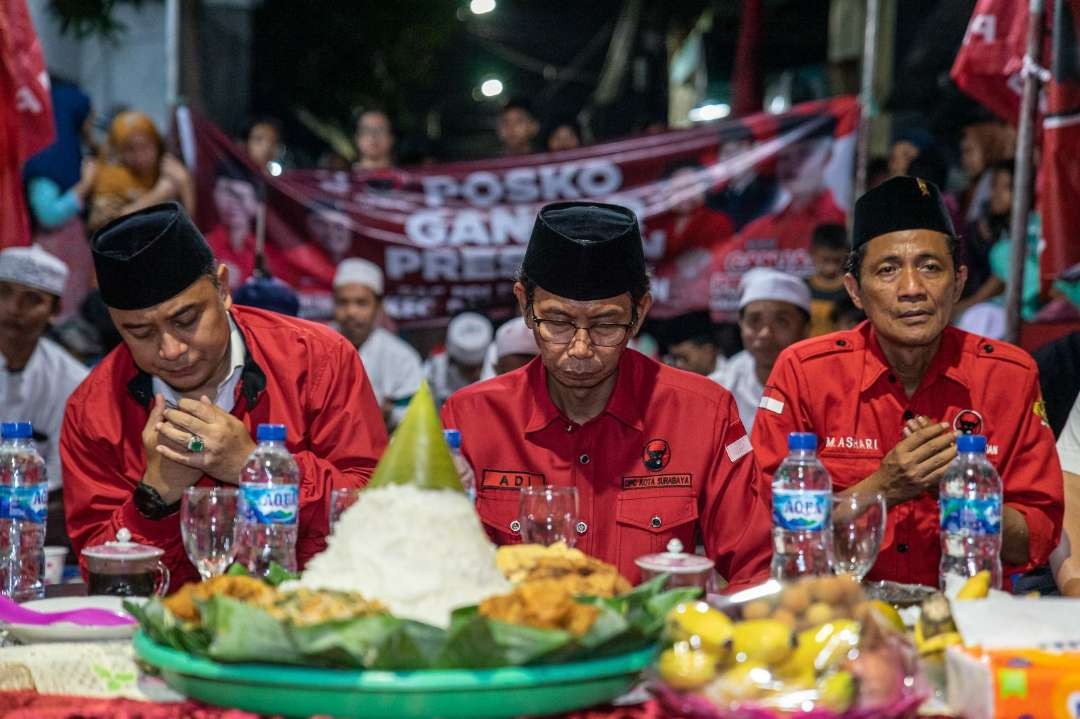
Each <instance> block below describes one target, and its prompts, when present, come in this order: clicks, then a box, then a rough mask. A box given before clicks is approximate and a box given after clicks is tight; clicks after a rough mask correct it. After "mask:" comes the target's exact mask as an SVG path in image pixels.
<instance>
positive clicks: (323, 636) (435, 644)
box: [288, 614, 446, 670]
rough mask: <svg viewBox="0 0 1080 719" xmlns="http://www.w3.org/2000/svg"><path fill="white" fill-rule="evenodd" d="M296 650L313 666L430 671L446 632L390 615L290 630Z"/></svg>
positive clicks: (376, 615) (324, 623) (325, 623)
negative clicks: (314, 664) (310, 661)
mask: <svg viewBox="0 0 1080 719" xmlns="http://www.w3.org/2000/svg"><path fill="white" fill-rule="evenodd" d="M288 633H289V636H290V638H291V639H292V642H293V646H294V647H295V648H296V650H297V651H298V652H299V653H300V654H302V655H303V656H305V657H307V658H308V659H310V660H312V662H313V663H318V664H326V665H329V666H338V667H353V668H364V669H399V670H406V669H428V668H430V667H431V666H432V665H433V664H434V662H435V659H436V657H437V656H438V654H439V653H440V652H441V651H442V648H443V645H444V644H445V642H446V632H444V631H443V630H441V629H438V628H436V627H431V626H428V625H426V624H420V623H419V622H413V621H410V620H406V619H399V618H397V617H393V616H390V615H389V614H374V615H370V616H366V617H357V618H355V619H348V620H342V621H333V622H322V623H320V624H311V625H307V626H302V627H297V626H292V627H289V628H288Z"/></svg>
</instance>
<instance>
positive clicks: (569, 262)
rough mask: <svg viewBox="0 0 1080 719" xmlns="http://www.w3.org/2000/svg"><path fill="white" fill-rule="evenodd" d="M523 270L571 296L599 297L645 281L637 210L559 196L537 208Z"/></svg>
mask: <svg viewBox="0 0 1080 719" xmlns="http://www.w3.org/2000/svg"><path fill="white" fill-rule="evenodd" d="M521 269H522V272H523V273H524V274H525V276H526V277H528V278H529V279H530V280H532V281H533V282H535V283H536V284H537V285H538V286H539V287H542V288H543V289H545V290H547V291H548V292H551V293H552V294H556V295H558V296H559V297H565V298H567V299H571V300H599V299H603V298H605V297H615V296H617V295H621V294H623V293H624V292H630V291H631V290H632V289H633V288H635V287H640V286H642V285H646V284H647V282H648V273H647V271H646V269H645V252H644V249H643V248H642V245H641V228H640V226H639V225H638V220H637V216H636V215H634V213H633V212H632V211H630V210H629V209H627V208H625V207H622V206H620V205H603V204H599V203H595V202H559V203H555V204H552V205H547V206H546V207H543V208H541V210H540V212H539V214H538V215H537V217H536V223H535V224H534V225H533V231H532V236H531V237H530V238H529V246H528V247H527V248H526V250H525V260H524V261H523V262H522V265H521Z"/></svg>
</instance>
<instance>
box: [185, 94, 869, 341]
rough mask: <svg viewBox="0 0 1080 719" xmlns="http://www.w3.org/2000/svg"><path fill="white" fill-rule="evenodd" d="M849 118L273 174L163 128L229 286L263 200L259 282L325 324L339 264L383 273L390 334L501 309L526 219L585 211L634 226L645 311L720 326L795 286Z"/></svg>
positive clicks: (192, 121) (832, 199)
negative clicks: (614, 213) (784, 277)
mask: <svg viewBox="0 0 1080 719" xmlns="http://www.w3.org/2000/svg"><path fill="white" fill-rule="evenodd" d="M858 117H859V108H858V105H857V103H856V101H855V100H854V99H853V98H850V97H845V98H836V99H832V100H823V101H817V102H812V103H807V104H803V105H798V106H796V107H794V108H792V110H791V111H790V112H787V113H785V114H779V115H772V114H760V115H753V116H750V117H746V118H741V119H739V120H731V121H725V122H720V123H715V124H711V125H708V126H702V127H696V128H692V129H688V130H679V131H672V132H667V133H662V134H657V135H648V136H644V137H636V138H632V139H628V140H621V141H616V142H608V143H603V144H598V145H593V146H590V147H584V148H579V149H576V150H568V151H564V152H558V153H548V154H537V155H529V156H525V157H513V158H510V157H506V158H498V159H492V160H485V161H476V162H462V163H453V164H442V165H428V166H423V167H415V168H403V169H395V170H390V171H385V172H375V173H371V172H346V171H323V170H294V171H288V172H285V173H284V174H282V175H280V176H278V177H269V176H267V175H265V174H263V173H262V172H260V171H258V170H256V168H254V167H253V166H252V165H251V164H250V163H249V161H248V160H247V159H246V158H245V157H244V155H243V150H242V148H240V146H239V145H237V144H236V143H234V142H233V141H232V140H230V139H229V138H228V137H226V136H225V135H224V134H223V133H222V132H221V131H220V130H218V129H217V128H216V127H214V126H213V125H212V124H211V123H210V122H208V121H207V120H206V119H204V118H201V117H200V116H198V115H197V114H196V113H194V112H191V111H189V110H188V109H186V108H181V109H180V110H179V111H178V113H177V131H178V135H179V139H180V143H181V146H182V149H183V154H184V157H185V160H186V161H187V163H188V164H189V166H191V167H192V168H193V170H194V173H195V176H196V178H197V183H196V185H197V187H198V188H199V198H198V212H197V217H196V219H197V222H198V223H199V226H200V227H201V228H202V229H203V231H204V232H205V233H206V234H207V238H208V240H209V241H210V243H211V246H212V247H213V248H214V251H215V253H216V254H217V256H218V258H219V259H220V260H221V261H223V262H225V263H227V264H228V265H230V268H231V272H232V280H231V281H232V282H233V283H234V284H238V283H239V282H242V281H243V280H244V279H245V278H246V277H247V276H248V275H250V273H251V270H252V267H253V265H254V247H255V237H254V227H255V217H256V215H257V208H258V205H259V203H260V202H265V207H266V213H265V216H266V225H265V227H266V259H267V263H268V266H269V269H270V271H271V272H272V273H273V274H274V275H275V276H277V277H279V278H280V279H282V280H284V281H285V282H288V283H289V284H291V285H292V286H293V287H294V288H296V289H297V291H298V292H299V293H300V296H301V307H302V314H304V315H305V316H309V317H325V316H328V315H329V314H330V311H331V303H332V299H331V295H330V291H331V282H332V278H333V274H334V268H335V266H336V265H337V263H338V262H340V261H341V260H342V259H344V258H346V257H350V256H357V257H365V258H367V259H369V260H372V261H373V262H375V263H376V264H378V265H379V266H380V267H382V268H383V270H384V272H385V274H386V296H385V304H384V306H385V308H386V311H387V313H388V314H389V315H390V317H392V318H393V319H395V320H397V321H399V322H405V323H416V322H421V321H425V320H438V319H441V318H445V317H447V316H449V315H452V314H455V313H457V312H459V311H462V310H465V309H474V308H475V309H492V308H498V307H509V306H511V304H512V302H513V292H512V288H513V279H514V275H515V273H516V271H517V269H518V266H519V265H520V263H521V259H522V257H523V255H524V251H525V246H526V244H527V243H528V240H529V233H530V231H531V229H532V224H533V220H534V219H535V217H536V212H537V210H538V208H540V207H541V206H543V205H545V204H547V203H549V202H558V201H565V200H584V199H588V200H595V201H599V202H611V203H617V204H623V205H626V206H628V207H630V208H632V209H633V210H634V211H635V212H636V213H637V215H638V217H639V218H640V219H641V221H642V223H643V231H644V242H645V253H646V257H647V259H648V260H649V262H650V263H651V265H652V267H651V269H652V271H653V277H654V281H653V293H654V296H655V298H656V301H657V302H656V306H655V309H654V314H655V315H657V316H660V317H663V316H670V315H672V314H676V313H679V312H683V311H687V310H691V309H704V308H710V309H712V311H713V313H714V316H715V317H716V318H717V319H725V320H726V319H732V318H733V317H734V313H735V307H736V304H737V300H738V283H739V279H740V277H741V276H742V275H743V274H744V273H745V272H746V271H747V270H748V269H750V268H751V267H754V266H771V267H778V268H780V269H782V270H787V271H790V272H794V273H796V274H800V275H808V274H810V273H811V263H810V259H809V253H808V246H809V241H810V235H811V233H812V232H813V229H814V228H815V227H816V226H817V225H818V224H821V223H843V222H844V221H845V217H846V211H847V209H848V208H849V207H850V205H851V176H852V165H853V158H854V148H855V130H856V127H857V124H858Z"/></svg>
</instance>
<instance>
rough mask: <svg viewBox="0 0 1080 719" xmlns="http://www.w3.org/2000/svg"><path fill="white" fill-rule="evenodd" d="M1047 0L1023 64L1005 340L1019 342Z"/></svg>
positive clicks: (1038, 8)
mask: <svg viewBox="0 0 1080 719" xmlns="http://www.w3.org/2000/svg"><path fill="white" fill-rule="evenodd" d="M1044 10H1045V3H1044V0H1030V4H1029V5H1028V31H1027V56H1026V58H1025V62H1024V68H1025V72H1024V94H1023V97H1022V99H1021V102H1020V128H1019V131H1018V132H1017V140H1016V174H1015V176H1014V178H1013V206H1012V221H1011V222H1010V224H1009V234H1010V236H1011V238H1012V252H1011V253H1010V262H1011V264H1010V265H1009V284H1008V287H1007V289H1006V292H1005V339H1006V341H1008V342H1013V343H1016V342H1018V341H1019V340H1020V323H1021V320H1022V318H1021V315H1020V305H1021V300H1022V298H1023V294H1024V259H1025V257H1026V255H1027V226H1028V215H1029V214H1030V212H1031V190H1032V182H1031V173H1032V169H1033V168H1032V166H1031V165H1032V157H1033V154H1034V153H1033V148H1034V145H1035V111H1036V102H1037V100H1038V98H1039V77H1038V72H1037V69H1036V68H1037V67H1038V64H1039V59H1040V57H1039V55H1040V52H1039V51H1040V50H1041V49H1042V38H1043V12H1044Z"/></svg>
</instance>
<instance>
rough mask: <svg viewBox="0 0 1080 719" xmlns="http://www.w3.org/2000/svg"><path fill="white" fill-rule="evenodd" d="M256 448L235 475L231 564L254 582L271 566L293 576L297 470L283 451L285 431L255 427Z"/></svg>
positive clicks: (280, 427) (278, 426)
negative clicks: (237, 486) (237, 493)
mask: <svg viewBox="0 0 1080 719" xmlns="http://www.w3.org/2000/svg"><path fill="white" fill-rule="evenodd" d="M255 438H256V439H257V440H258V445H256V447H255V451H254V452H252V453H251V455H250V456H249V457H248V459H247V462H246V463H245V464H244V468H243V469H241V470H240V502H239V507H238V510H237V511H238V515H239V516H238V517H237V521H236V533H237V536H236V561H237V562H239V563H240V564H242V565H244V566H245V567H247V570H248V571H249V572H251V573H252V574H253V575H255V576H265V575H266V573H267V571H268V570H269V569H270V563H271V562H277V563H278V564H280V565H281V566H282V567H284V568H285V569H287V570H289V571H290V572H295V571H296V526H297V521H298V518H299V515H300V468H299V467H297V466H296V460H295V459H293V456H292V455H291V454H289V450H287V449H285V425H283V424H260V425H259V428H258V429H257V430H256V434H255Z"/></svg>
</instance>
